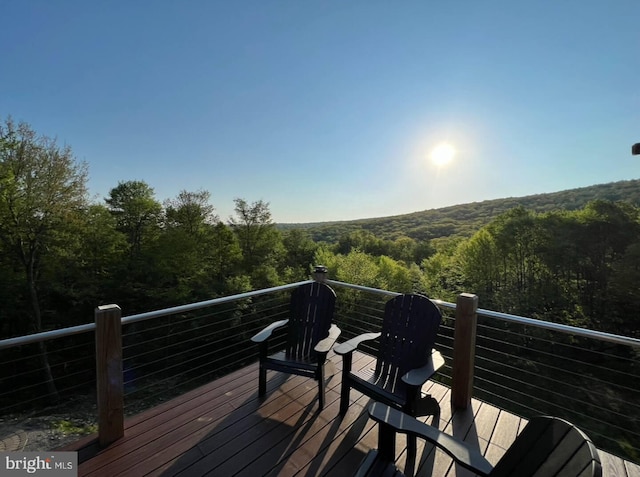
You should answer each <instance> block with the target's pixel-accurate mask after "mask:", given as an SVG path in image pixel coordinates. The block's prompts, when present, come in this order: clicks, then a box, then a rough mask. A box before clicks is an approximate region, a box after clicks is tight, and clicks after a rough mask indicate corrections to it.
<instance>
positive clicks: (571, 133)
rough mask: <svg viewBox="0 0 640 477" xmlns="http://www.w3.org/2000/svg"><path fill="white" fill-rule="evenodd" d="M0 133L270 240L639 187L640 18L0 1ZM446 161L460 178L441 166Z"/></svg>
mask: <svg viewBox="0 0 640 477" xmlns="http://www.w3.org/2000/svg"><path fill="white" fill-rule="evenodd" d="M0 12H1V14H0V45H2V55H0V117H2V118H6V117H7V115H11V116H12V117H13V119H14V120H16V121H25V122H27V123H29V124H30V125H31V126H32V127H33V128H34V129H35V130H36V131H38V132H39V133H42V134H45V135H48V136H52V137H56V138H57V139H58V142H59V143H60V144H67V145H69V146H71V147H72V149H73V151H74V153H75V155H76V157H77V158H78V159H80V160H84V161H86V162H87V163H88V166H89V175H90V181H89V186H90V189H91V193H92V194H94V195H95V196H96V198H97V200H99V199H100V198H101V197H104V196H106V195H107V194H108V192H109V190H110V189H111V188H113V187H115V186H116V185H117V184H118V182H119V181H124V180H144V181H146V182H147V183H149V184H150V185H151V186H152V187H153V188H154V189H155V192H156V198H157V199H158V200H160V201H163V200H165V199H168V198H173V197H175V196H176V195H177V194H178V193H179V192H180V191H181V190H183V189H185V190H190V191H195V190H198V189H206V190H208V191H209V192H210V193H211V196H212V203H213V205H214V206H215V207H216V209H217V213H218V214H219V215H220V217H221V219H223V220H226V219H227V218H228V217H229V215H231V214H232V213H233V199H234V198H236V197H242V198H244V199H246V200H248V201H255V200H259V199H262V200H264V201H267V202H269V203H270V207H271V211H272V214H273V218H274V220H276V221H277V222H315V221H327V220H347V219H358V218H367V217H380V216H387V215H396V214H402V213H410V212H415V211H419V210H425V209H431V208H438V207H443V206H447V205H454V204H461V203H466V202H474V201H482V200H486V199H494V198H502V197H513V196H522V195H529V194H536V193H542V192H553V191H558V190H563V189H569V188H574V187H583V186H588V185H592V184H599V183H606V182H612V181H618V180H625V179H637V178H639V177H640V160H638V159H637V158H634V157H633V156H631V153H630V148H631V145H632V144H633V143H635V142H640V28H638V18H640V1H638V0H609V1H605V0H602V1H591V0H528V1H514V0H504V1H498V0H486V1H476V0H473V1H471V0H468V1H466V0H451V1H446V2H444V1H429V0H422V1H409V0H407V1H394V2H392V1H376V0H368V1H357V0H349V1H301V0H290V1H271V0H260V1H249V0H239V1H226V2H217V1H210V0H209V1H191V0H185V1H180V2H178V1H172V2H169V1H158V0H156V1H150V0H149V1H141V0H139V1H109V2H87V1H69V0H55V1H54V0H42V1H35V0H23V1H11V0H0ZM442 142H448V143H450V144H451V145H452V146H453V147H454V148H455V149H456V155H455V157H454V160H453V161H452V162H451V163H450V164H448V165H446V166H439V167H438V166H436V165H434V164H432V163H431V161H430V160H429V154H430V151H431V150H432V149H433V148H434V147H435V146H436V145H437V144H440V143H442Z"/></svg>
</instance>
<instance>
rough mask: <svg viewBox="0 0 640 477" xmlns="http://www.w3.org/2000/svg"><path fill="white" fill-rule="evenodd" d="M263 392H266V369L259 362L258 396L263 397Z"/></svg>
mask: <svg viewBox="0 0 640 477" xmlns="http://www.w3.org/2000/svg"><path fill="white" fill-rule="evenodd" d="M265 394H267V370H266V368H264V367H263V366H262V364H261V365H260V370H259V371H258V396H260V397H264V395H265Z"/></svg>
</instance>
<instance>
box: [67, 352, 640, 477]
mask: <svg viewBox="0 0 640 477" xmlns="http://www.w3.org/2000/svg"><path fill="white" fill-rule="evenodd" d="M371 361H372V360H371V358H370V357H369V356H366V355H363V354H359V355H357V356H356V357H354V367H355V366H361V367H364V366H370V365H371ZM328 364H329V367H328V368H327V375H328V376H329V375H331V374H332V373H333V376H331V377H330V378H329V381H328V384H327V393H326V400H327V401H326V406H325V409H324V410H323V411H321V412H318V407H317V406H318V401H317V386H316V384H315V382H314V381H313V380H311V379H308V378H303V377H298V376H287V375H283V374H281V373H271V374H270V375H269V380H268V384H267V392H268V394H267V397H266V399H265V400H264V401H260V400H259V399H258V397H257V390H258V369H257V364H256V365H252V366H249V367H247V368H243V369H241V370H239V371H236V372H235V373H233V374H231V375H229V376H225V377H223V378H221V379H219V380H217V381H214V382H211V383H209V384H208V385H206V386H203V387H201V388H198V389H196V390H194V391H191V392H189V393H187V394H184V395H182V396H180V397H179V398H177V399H174V400H172V401H169V402H167V403H164V404H162V405H160V406H158V407H156V408H153V409H151V410H149V411H146V412H144V413H142V414H140V415H137V416H135V417H133V418H131V419H129V420H127V421H126V423H125V426H126V428H125V436H124V438H122V439H121V440H119V441H118V442H116V443H114V444H112V445H111V446H109V447H108V448H107V449H104V450H102V451H99V452H97V454H96V453H95V452H92V451H91V446H87V444H88V443H89V442H90V440H91V439H85V440H83V441H78V442H77V443H75V444H74V445H72V446H68V447H66V448H65V449H64V450H79V451H80V454H79V458H80V461H81V462H82V463H81V464H80V466H79V475H80V476H89V475H90V476H135V477H138V476H143V475H154V476H185V477H191V476H201V475H208V476H224V477H227V476H234V475H238V476H248V477H255V476H293V475H298V476H315V475H323V476H333V477H345V476H349V475H352V474H353V472H354V471H355V469H356V468H357V467H358V465H359V463H360V461H361V460H362V459H363V458H364V456H365V454H366V453H367V451H368V450H369V449H370V448H372V447H375V446H376V439H377V429H376V427H374V426H373V423H372V422H371V421H370V420H369V419H368V416H367V413H366V406H367V404H368V403H369V400H368V398H366V397H364V396H362V395H360V394H359V393H357V392H355V391H352V393H351V399H352V404H351V406H350V408H349V412H348V413H347V415H346V416H345V417H344V419H340V418H339V417H338V407H339V384H340V375H339V373H338V369H339V367H340V360H339V359H338V357H336V356H335V355H333V356H330V363H328ZM429 391H430V393H431V395H432V396H433V397H434V398H436V399H438V400H439V402H440V408H441V412H440V417H439V420H438V422H437V423H438V427H439V428H440V429H442V430H444V431H445V432H447V433H449V434H452V435H454V436H458V437H459V438H461V439H464V440H466V441H467V442H469V443H470V444H471V445H472V446H474V447H476V448H479V449H480V450H481V451H482V452H483V453H484V455H485V456H486V458H487V459H488V460H489V461H490V462H493V463H495V462H496V461H497V460H498V459H499V458H500V457H501V456H502V454H503V453H504V450H505V449H506V448H507V447H508V446H509V445H510V444H511V442H512V441H513V440H514V439H515V437H516V436H517V434H518V432H519V431H520V430H521V429H522V428H523V426H524V425H525V424H526V421H525V420H524V419H521V418H520V417H517V416H515V415H513V414H509V413H508V412H506V411H503V410H500V409H498V408H496V407H493V406H491V405H489V404H486V403H483V402H480V401H474V402H473V404H472V408H471V409H468V410H466V411H464V412H460V411H458V412H455V413H454V414H453V415H452V413H451V407H450V405H449V400H450V390H449V388H447V387H444V386H441V385H439V384H431V389H430V390H429ZM425 420H426V421H427V422H429V423H431V422H432V418H431V417H427V418H426V419H425ZM419 445H420V446H421V447H420V448H419V452H418V456H419V457H420V459H419V462H418V464H417V465H416V466H415V467H417V475H424V476H430V475H433V476H447V477H450V476H462V475H472V474H470V473H469V472H468V471H466V470H464V469H462V468H458V467H456V466H455V465H454V464H453V463H452V460H451V459H450V458H449V457H448V456H447V455H446V454H444V453H443V452H441V451H439V450H435V451H434V449H433V448H432V447H431V446H424V445H423V443H422V442H420V441H419ZM93 454H95V455H93ZM405 454H406V452H405V449H404V440H403V439H402V438H400V439H398V455H399V459H398V462H399V465H400V466H401V467H402V468H404V466H405V464H406V462H405ZM600 456H601V460H602V463H603V470H604V475H605V476H620V477H623V476H626V477H640V467H639V466H637V465H635V464H631V463H629V462H625V461H623V460H621V459H619V458H617V457H613V456H611V455H609V454H606V453H604V452H600ZM85 459H86V460H85ZM83 460H84V461H83Z"/></svg>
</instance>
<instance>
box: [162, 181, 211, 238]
mask: <svg viewBox="0 0 640 477" xmlns="http://www.w3.org/2000/svg"><path fill="white" fill-rule="evenodd" d="M210 199H211V194H210V193H209V192H208V191H205V190H198V191H196V192H188V191H186V190H182V191H180V193H179V194H178V197H176V198H175V199H172V200H167V201H165V215H166V221H167V226H168V227H175V228H181V229H183V230H184V231H185V232H186V233H188V234H189V235H192V236H196V234H197V233H198V232H201V231H202V230H203V229H206V227H207V226H208V225H213V224H216V223H217V222H218V221H219V219H218V216H217V215H215V213H214V211H215V208H214V207H213V205H211V204H210V203H209V200H210Z"/></svg>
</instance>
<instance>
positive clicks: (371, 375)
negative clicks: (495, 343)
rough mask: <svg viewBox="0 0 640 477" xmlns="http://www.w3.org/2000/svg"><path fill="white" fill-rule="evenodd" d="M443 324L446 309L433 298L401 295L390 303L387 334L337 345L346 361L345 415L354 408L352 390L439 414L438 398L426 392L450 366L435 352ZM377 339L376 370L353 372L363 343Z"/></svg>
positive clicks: (419, 411)
mask: <svg viewBox="0 0 640 477" xmlns="http://www.w3.org/2000/svg"><path fill="white" fill-rule="evenodd" d="M440 320H441V314H440V310H438V307H437V306H436V305H434V304H433V303H432V302H431V300H429V299H428V298H427V297H425V296H422V295H415V294H409V295H399V296H397V297H394V298H392V299H391V300H389V301H388V302H387V303H386V305H385V311H384V319H383V322H382V332H381V333H365V334H363V335H360V336H357V337H355V338H353V339H351V340H349V341H346V342H345V343H342V344H340V345H337V346H336V347H335V348H334V351H335V352H336V353H337V354H339V355H342V358H343V363H342V390H341V394H340V415H342V416H344V415H345V414H346V412H347V410H348V409H349V393H350V390H351V388H353V389H356V390H358V391H360V392H361V393H363V394H366V395H367V396H369V397H371V398H373V399H375V400H376V401H381V402H384V403H386V404H389V405H392V406H395V407H397V408H399V409H402V410H403V411H404V412H406V413H407V414H410V415H412V416H417V415H425V414H434V413H436V412H439V407H437V403H436V402H435V401H434V400H432V399H430V398H424V399H423V398H422V396H421V389H422V386H423V385H424V384H425V383H426V382H427V381H428V380H429V378H431V376H433V374H434V373H435V372H436V371H437V370H438V369H439V368H440V367H441V366H442V365H443V364H444V359H443V358H442V355H441V354H440V353H439V352H437V351H435V350H433V345H434V343H435V340H436V334H437V332H438V328H439V327H440ZM377 338H380V341H379V346H378V349H377V355H376V366H375V368H373V369H363V370H360V371H357V370H352V369H351V363H352V357H353V352H354V351H355V350H356V348H357V347H358V345H360V344H362V343H364V342H366V341H368V340H374V339H377ZM434 406H435V407H436V408H437V409H435V408H434Z"/></svg>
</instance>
